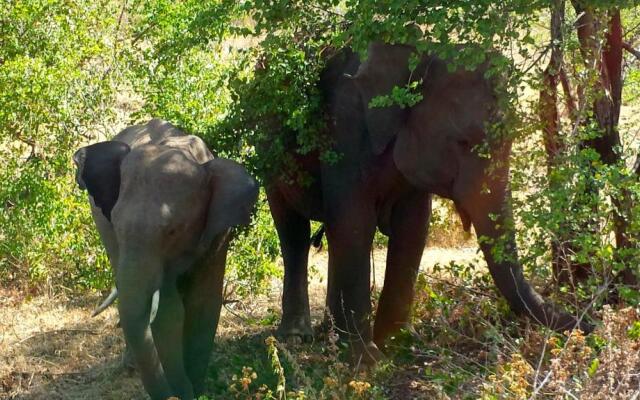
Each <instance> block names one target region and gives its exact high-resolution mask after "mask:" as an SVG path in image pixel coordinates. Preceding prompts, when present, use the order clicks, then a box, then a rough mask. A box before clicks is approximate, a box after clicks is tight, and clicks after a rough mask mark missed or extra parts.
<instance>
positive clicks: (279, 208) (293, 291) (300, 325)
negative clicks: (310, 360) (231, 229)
mask: <svg viewBox="0 0 640 400" xmlns="http://www.w3.org/2000/svg"><path fill="white" fill-rule="evenodd" d="M267 197H268V200H269V207H270V209H271V214H272V216H273V220H274V222H275V225H276V230H277V231H278V237H279V239H280V249H281V251H282V258H283V261H284V288H283V293H282V321H281V322H280V326H279V327H278V331H277V335H278V336H280V337H284V338H285V339H287V340H294V341H299V340H303V341H304V340H310V339H311V338H312V337H313V331H312V329H311V313H310V310H309V293H308V276H307V274H308V271H307V267H308V260H309V244H310V235H311V228H310V223H309V220H308V219H307V218H304V217H303V216H301V215H300V214H298V213H297V212H296V211H294V210H293V209H291V208H290V207H289V206H288V205H287V204H286V200H285V199H284V198H283V197H282V196H281V195H280V193H278V192H277V191H276V190H270V191H269V192H268V194H267Z"/></svg>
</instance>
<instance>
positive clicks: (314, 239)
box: [311, 224, 324, 251]
mask: <svg viewBox="0 0 640 400" xmlns="http://www.w3.org/2000/svg"><path fill="white" fill-rule="evenodd" d="M322 235H324V224H322V225H321V226H320V228H318V230H317V231H316V233H314V234H313V235H311V245H312V246H313V247H315V248H316V249H318V251H320V250H322Z"/></svg>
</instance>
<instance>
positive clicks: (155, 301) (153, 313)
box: [149, 290, 160, 324]
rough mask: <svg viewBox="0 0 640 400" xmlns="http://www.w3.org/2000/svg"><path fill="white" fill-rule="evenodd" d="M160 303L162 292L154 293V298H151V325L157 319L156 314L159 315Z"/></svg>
mask: <svg viewBox="0 0 640 400" xmlns="http://www.w3.org/2000/svg"><path fill="white" fill-rule="evenodd" d="M159 302H160V290H156V291H155V292H153V297H152V298H151V314H150V315H149V324H151V323H152V322H153V320H154V319H156V314H157V313H158V303H159Z"/></svg>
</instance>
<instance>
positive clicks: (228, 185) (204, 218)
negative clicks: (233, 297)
mask: <svg viewBox="0 0 640 400" xmlns="http://www.w3.org/2000/svg"><path fill="white" fill-rule="evenodd" d="M74 161H75V162H76V164H77V166H78V173H77V181H78V184H79V185H80V187H81V188H83V189H84V188H86V189H87V190H88V192H89V201H90V202H91V210H92V213H93V218H94V220H95V223H96V226H97V228H98V231H99V233H100V237H101V239H102V242H103V243H104V245H105V247H106V249H107V253H108V256H109V260H110V262H111V265H112V267H113V269H114V272H115V276H116V287H117V289H118V296H119V299H120V300H119V305H118V310H119V313H120V322H121V325H122V328H123V331H124V335H125V339H126V343H127V347H128V349H129V350H130V351H131V352H132V353H133V356H134V359H135V361H136V365H137V367H138V370H139V372H140V375H141V377H142V381H143V383H144V387H145V389H146V391H147V392H148V393H149V395H150V396H151V398H152V399H154V400H155V399H166V398H168V397H171V396H177V397H179V398H181V399H192V398H193V397H194V396H197V395H200V394H202V392H203V390H204V378H205V373H206V369H207V365H208V361H209V356H210V353H211V349H212V345H213V337H214V335H215V331H216V327H217V324H218V318H219V315H220V307H221V305H222V283H223V277H224V269H225V260H226V254H227V248H228V244H229V240H230V228H231V227H233V226H236V225H240V224H247V223H248V222H249V217H250V212H251V209H252V207H253V205H254V203H255V201H256V198H257V192H258V187H257V184H256V182H255V181H254V180H253V179H252V178H251V177H250V176H249V175H248V174H247V172H246V171H245V169H244V168H243V167H242V166H240V165H239V164H237V163H235V162H233V161H230V160H225V159H220V158H214V157H213V156H212V154H211V153H210V152H209V150H208V149H207V147H206V146H205V144H204V143H203V142H202V140H200V139H199V138H197V137H195V136H187V135H185V134H184V133H182V132H181V131H180V130H178V129H177V128H175V127H174V126H172V125H171V124H170V123H168V122H165V121H161V120H157V119H154V120H151V121H149V122H148V123H147V124H143V125H136V126H131V127H128V128H126V129H125V130H123V131H122V132H121V133H120V134H118V135H117V136H116V137H114V138H113V140H111V141H108V142H101V143H97V144H94V145H91V146H87V147H84V148H82V149H80V150H78V152H76V154H75V155H74ZM156 290H160V300H159V305H158V311H157V316H156V318H155V320H154V321H153V323H152V324H149V314H150V308H151V299H152V295H153V293H154V292H155V291H156Z"/></svg>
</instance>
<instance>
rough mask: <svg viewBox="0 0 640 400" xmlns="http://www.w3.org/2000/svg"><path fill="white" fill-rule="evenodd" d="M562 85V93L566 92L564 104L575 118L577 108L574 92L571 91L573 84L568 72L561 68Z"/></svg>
mask: <svg viewBox="0 0 640 400" xmlns="http://www.w3.org/2000/svg"><path fill="white" fill-rule="evenodd" d="M560 83H561V84H562V91H563V92H564V102H565V104H566V105H567V109H568V111H569V115H570V116H571V118H573V117H574V116H575V115H577V114H576V113H577V106H576V100H575V98H574V97H573V92H572V91H571V83H570V82H569V76H568V75H567V70H566V69H565V68H564V66H563V67H562V68H560Z"/></svg>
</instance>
